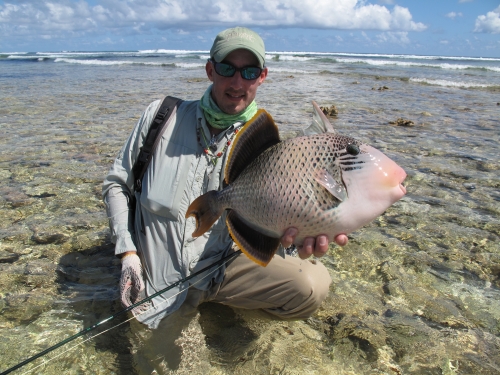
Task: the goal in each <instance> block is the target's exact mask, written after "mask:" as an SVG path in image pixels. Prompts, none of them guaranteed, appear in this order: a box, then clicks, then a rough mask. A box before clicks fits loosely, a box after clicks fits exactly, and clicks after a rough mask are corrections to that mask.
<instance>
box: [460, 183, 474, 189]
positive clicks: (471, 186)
mask: <svg viewBox="0 0 500 375" xmlns="http://www.w3.org/2000/svg"><path fill="white" fill-rule="evenodd" d="M462 185H463V186H464V188H466V189H467V190H476V184H471V183H463V184H462Z"/></svg>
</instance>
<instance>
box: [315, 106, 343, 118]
mask: <svg viewBox="0 0 500 375" xmlns="http://www.w3.org/2000/svg"><path fill="white" fill-rule="evenodd" d="M319 108H320V109H321V111H323V113H324V114H325V115H326V116H337V115H338V114H339V110H338V109H337V107H335V105H333V104H332V105H331V106H330V107H319Z"/></svg>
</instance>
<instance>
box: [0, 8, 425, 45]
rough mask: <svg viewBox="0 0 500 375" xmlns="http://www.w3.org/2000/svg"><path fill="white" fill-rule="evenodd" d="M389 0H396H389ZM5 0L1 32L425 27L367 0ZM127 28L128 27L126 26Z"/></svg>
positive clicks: (55, 33)
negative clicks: (217, 27)
mask: <svg viewBox="0 0 500 375" xmlns="http://www.w3.org/2000/svg"><path fill="white" fill-rule="evenodd" d="M382 2H384V3H387V4H389V3H392V1H391V0H384V1H382ZM92 4H94V2H90V0H87V1H86V0H76V1H75V0H21V1H15V0H6V1H4V2H3V4H2V3H0V34H1V35H3V36H4V37H8V36H31V37H36V36H37V35H41V34H42V33H43V34H44V35H45V34H47V35H53V36H54V37H59V36H63V35H64V34H66V33H70V34H74V35H85V34H87V33H99V34H103V33H116V34H120V33H124V32H127V33H130V32H135V33H144V32H147V31H148V30H149V29H160V30H162V29H172V30H178V29H180V28H182V30H184V31H186V32H188V31H189V30H190V29H195V28H199V27H214V26H221V28H222V27H225V26H228V27H229V26H233V25H246V26H250V27H252V26H264V27H283V26H285V27H287V26H293V27H306V28H320V29H344V30H345V29H351V30H381V31H422V30H425V29H426V26H425V25H424V24H423V23H420V22H415V21H413V19H412V15H411V13H410V11H409V10H408V8H404V7H401V6H398V5H395V6H394V7H393V8H392V10H390V9H388V8H387V7H385V6H382V5H378V4H369V3H367V2H366V1H365V0H337V1H332V0H290V1H286V2H285V1H284V0H210V1H209V0H169V1H167V0H122V1H120V0H100V1H97V5H92ZM124 29H126V31H124Z"/></svg>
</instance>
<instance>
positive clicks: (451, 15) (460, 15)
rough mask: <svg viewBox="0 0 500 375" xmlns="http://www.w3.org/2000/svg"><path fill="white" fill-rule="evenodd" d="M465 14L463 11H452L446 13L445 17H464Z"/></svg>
mask: <svg viewBox="0 0 500 375" xmlns="http://www.w3.org/2000/svg"><path fill="white" fill-rule="evenodd" d="M462 16H463V14H462V13H461V12H458V13H455V12H450V13H448V14H446V15H445V17H448V18H451V19H452V20H454V19H455V17H462Z"/></svg>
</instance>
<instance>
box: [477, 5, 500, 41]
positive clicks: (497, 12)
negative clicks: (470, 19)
mask: <svg viewBox="0 0 500 375" xmlns="http://www.w3.org/2000/svg"><path fill="white" fill-rule="evenodd" d="M474 32H476V33H491V34H499V33H500V6H498V7H497V8H496V9H494V10H492V11H491V12H488V13H486V15H485V16H484V15H481V16H478V17H477V18H476V27H475V28H474Z"/></svg>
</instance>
